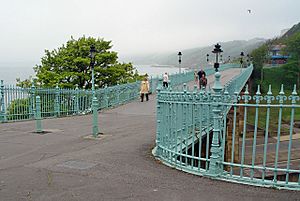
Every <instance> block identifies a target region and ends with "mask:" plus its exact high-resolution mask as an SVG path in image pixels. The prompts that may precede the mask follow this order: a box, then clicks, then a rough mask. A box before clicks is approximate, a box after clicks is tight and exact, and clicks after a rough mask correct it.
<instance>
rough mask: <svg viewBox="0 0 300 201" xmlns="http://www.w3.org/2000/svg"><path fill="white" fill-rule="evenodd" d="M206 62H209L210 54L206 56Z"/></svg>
mask: <svg viewBox="0 0 300 201" xmlns="http://www.w3.org/2000/svg"><path fill="white" fill-rule="evenodd" d="M206 61H207V63H208V62H209V54H206Z"/></svg>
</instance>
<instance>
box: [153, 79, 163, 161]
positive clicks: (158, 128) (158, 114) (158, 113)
mask: <svg viewBox="0 0 300 201" xmlns="http://www.w3.org/2000/svg"><path fill="white" fill-rule="evenodd" d="M161 82H162V79H158V83H157V89H156V94H157V98H156V100H157V102H156V122H157V126H156V141H155V144H156V150H155V152H154V155H155V156H160V155H161V148H160V140H161V139H160V135H161V128H162V126H161V103H160V98H161V89H162V85H161Z"/></svg>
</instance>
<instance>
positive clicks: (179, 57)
mask: <svg viewBox="0 0 300 201" xmlns="http://www.w3.org/2000/svg"><path fill="white" fill-rule="evenodd" d="M181 56H182V54H181V52H178V63H179V74H180V73H181Z"/></svg>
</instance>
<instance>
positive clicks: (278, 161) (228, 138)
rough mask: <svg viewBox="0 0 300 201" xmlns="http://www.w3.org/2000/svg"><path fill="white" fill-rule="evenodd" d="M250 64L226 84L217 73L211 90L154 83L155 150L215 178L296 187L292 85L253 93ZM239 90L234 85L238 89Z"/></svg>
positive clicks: (299, 170) (299, 108)
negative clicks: (177, 88) (167, 87)
mask: <svg viewBox="0 0 300 201" xmlns="http://www.w3.org/2000/svg"><path fill="white" fill-rule="evenodd" d="M251 72H252V66H250V67H248V68H247V69H243V70H242V72H241V74H240V75H238V76H236V77H235V78H234V79H232V80H231V82H229V83H228V84H227V85H226V87H225V88H223V86H221V84H220V81H219V80H220V76H221V74H220V73H216V74H215V77H216V81H215V84H214V86H213V91H203V90H201V91H199V90H198V89H197V88H195V89H194V90H193V91H188V90H187V88H186V87H184V88H183V89H182V90H181V91H172V90H164V89H162V88H160V87H158V90H157V92H158V94H157V133H156V147H155V148H154V150H153V154H154V155H155V156H156V158H157V159H159V160H161V161H162V162H163V163H164V164H166V165H169V166H171V167H174V168H177V169H179V170H183V171H186V172H189V173H192V174H196V175H202V176H208V177H211V178H214V179H220V180H226V181H232V182H238V183H245V184H251V185H259V186H271V187H275V188H285V189H294V190H299V189H300V176H299V174H300V153H299V145H300V140H299V136H300V131H299V130H300V129H297V128H296V127H295V115H296V114H299V112H300V105H299V99H300V98H299V96H298V95H297V92H296V88H294V90H293V91H292V93H291V95H289V96H287V95H285V93H284V90H283V86H282V88H281V90H280V92H279V93H278V95H273V93H272V90H271V87H270V88H269V91H268V92H267V93H266V95H262V94H261V92H260V88H259V87H258V90H257V92H256V94H255V95H253V96H251V95H250V94H249V91H248V87H246V89H245V91H244V92H243V93H242V94H241V95H240V91H239V90H241V89H242V88H243V86H244V84H245V83H246V81H247V80H248V79H249V76H250V74H251ZM237 90H238V91H237Z"/></svg>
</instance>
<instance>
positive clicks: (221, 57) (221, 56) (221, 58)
mask: <svg viewBox="0 0 300 201" xmlns="http://www.w3.org/2000/svg"><path fill="white" fill-rule="evenodd" d="M220 61H221V63H223V55H222V54H220Z"/></svg>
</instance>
